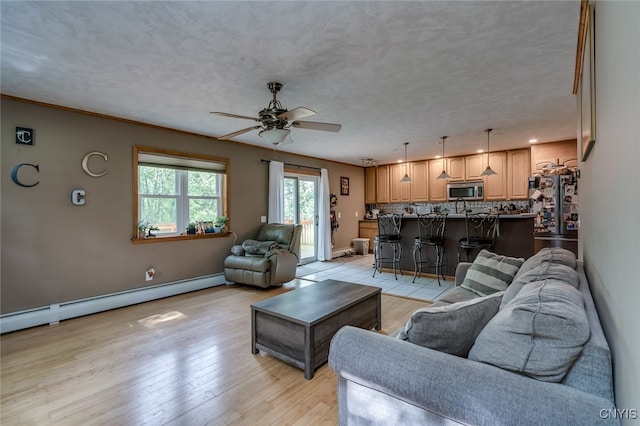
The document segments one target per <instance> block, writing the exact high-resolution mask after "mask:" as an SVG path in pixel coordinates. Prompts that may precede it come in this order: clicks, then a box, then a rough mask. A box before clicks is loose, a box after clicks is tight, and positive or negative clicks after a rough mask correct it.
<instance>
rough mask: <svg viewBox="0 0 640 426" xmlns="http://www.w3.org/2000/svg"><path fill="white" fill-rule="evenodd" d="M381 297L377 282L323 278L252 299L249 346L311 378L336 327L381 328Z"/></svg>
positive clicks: (326, 353) (321, 360)
mask: <svg viewBox="0 0 640 426" xmlns="http://www.w3.org/2000/svg"><path fill="white" fill-rule="evenodd" d="M380 301H381V289H380V288H379V287H371V286H366V285H360V284H352V283H346V282H342V281H335V280H326V281H321V282H319V283H317V284H312V285H309V286H307V287H302V288H299V289H296V290H293V291H290V292H288V293H284V294H281V295H278V296H275V297H272V298H270V299H266V300H263V301H261V302H258V303H254V304H253V305H251V352H252V353H254V354H257V353H258V352H259V351H261V350H262V351H264V352H266V353H268V354H269V355H272V356H275V357H277V358H279V359H281V360H283V361H285V362H288V363H290V364H293V365H295V366H296V367H298V368H301V369H303V370H304V377H305V379H312V378H313V374H314V372H315V370H316V368H318V367H319V366H321V365H322V364H324V363H325V362H327V358H328V356H329V344H330V343H331V338H332V337H333V335H334V334H335V333H336V332H337V331H338V330H339V329H340V328H341V327H343V326H345V325H352V326H355V327H360V328H364V329H366V330H370V329H372V328H375V329H376V330H380V327H381V312H380Z"/></svg>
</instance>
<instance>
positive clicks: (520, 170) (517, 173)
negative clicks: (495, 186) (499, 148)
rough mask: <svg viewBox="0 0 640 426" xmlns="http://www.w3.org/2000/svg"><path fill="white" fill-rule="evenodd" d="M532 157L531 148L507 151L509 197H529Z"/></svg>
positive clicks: (519, 198) (521, 198)
mask: <svg viewBox="0 0 640 426" xmlns="http://www.w3.org/2000/svg"><path fill="white" fill-rule="evenodd" d="M530 165H531V159H530V155H529V149H517V150H513V151H507V199H508V200H526V199H527V198H529V176H530V175H531V170H530Z"/></svg>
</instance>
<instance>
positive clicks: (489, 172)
mask: <svg viewBox="0 0 640 426" xmlns="http://www.w3.org/2000/svg"><path fill="white" fill-rule="evenodd" d="M492 130H493V129H486V130H485V132H487V168H486V169H484V172H482V173H480V176H491V175H497V174H498V173H496V172H495V171H494V170H493V169H492V168H491V166H490V165H489V153H490V152H491V151H489V134H490V133H491V131H492Z"/></svg>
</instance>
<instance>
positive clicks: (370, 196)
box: [364, 167, 376, 204]
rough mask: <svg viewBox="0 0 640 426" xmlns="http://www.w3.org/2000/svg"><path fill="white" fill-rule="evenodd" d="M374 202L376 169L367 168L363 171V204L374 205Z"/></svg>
mask: <svg viewBox="0 0 640 426" xmlns="http://www.w3.org/2000/svg"><path fill="white" fill-rule="evenodd" d="M375 202H376V168H375V167H367V168H366V169H364V203H365V204H374V203H375Z"/></svg>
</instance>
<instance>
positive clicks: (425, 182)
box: [409, 161, 429, 202]
mask: <svg viewBox="0 0 640 426" xmlns="http://www.w3.org/2000/svg"><path fill="white" fill-rule="evenodd" d="M409 176H411V179H413V182H412V183H411V201H414V202H424V201H429V162H427V161H416V162H415V163H411V174H410V175H409Z"/></svg>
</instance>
